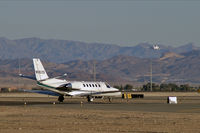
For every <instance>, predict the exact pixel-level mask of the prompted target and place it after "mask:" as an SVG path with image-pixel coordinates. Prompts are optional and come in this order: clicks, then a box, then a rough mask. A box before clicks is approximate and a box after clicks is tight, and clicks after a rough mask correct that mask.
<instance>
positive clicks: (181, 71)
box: [0, 38, 200, 84]
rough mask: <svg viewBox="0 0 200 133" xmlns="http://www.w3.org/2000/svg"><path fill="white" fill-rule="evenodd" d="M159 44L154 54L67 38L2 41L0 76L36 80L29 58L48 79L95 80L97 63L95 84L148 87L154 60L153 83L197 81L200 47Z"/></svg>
mask: <svg viewBox="0 0 200 133" xmlns="http://www.w3.org/2000/svg"><path fill="white" fill-rule="evenodd" d="M159 46H160V50H157V51H154V50H153V48H152V45H151V44H148V43H142V44H138V45H136V46H133V47H120V46H118V45H109V44H99V43H90V44H89V43H83V42H76V41H66V40H43V39H39V38H26V39H19V40H9V39H6V38H0V77H8V78H9V77H13V78H16V77H17V76H18V73H19V68H20V72H22V73H23V74H25V75H32V76H34V70H33V65H32V58H33V57H39V58H41V59H42V61H43V62H44V66H45V68H46V70H47V72H48V74H49V75H50V76H51V77H53V76H59V75H61V74H64V73H67V74H68V77H67V78H69V79H70V80H93V66H94V62H95V64H96V65H95V66H96V77H97V80H101V81H108V82H116V83H119V82H120V83H121V82H132V83H147V82H149V79H150V62H151V61H152V66H153V82H156V83H169V82H173V83H180V84H182V83H193V84H199V83H200V47H197V46H195V45H193V44H187V45H183V46H181V47H170V46H164V45H159ZM19 58H20V63H19Z"/></svg>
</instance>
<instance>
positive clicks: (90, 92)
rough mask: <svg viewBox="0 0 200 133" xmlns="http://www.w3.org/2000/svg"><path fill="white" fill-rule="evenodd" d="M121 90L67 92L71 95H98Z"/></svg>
mask: <svg viewBox="0 0 200 133" xmlns="http://www.w3.org/2000/svg"><path fill="white" fill-rule="evenodd" d="M113 92H119V91H105V92H96V91H72V92H69V93H67V94H68V95H70V96H88V95H98V94H105V93H113Z"/></svg>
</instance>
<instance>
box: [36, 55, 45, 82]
mask: <svg viewBox="0 0 200 133" xmlns="http://www.w3.org/2000/svg"><path fill="white" fill-rule="evenodd" d="M33 65H34V69H35V77H36V79H37V81H40V80H45V79H48V78H49V77H48V75H47V73H46V71H45V69H44V67H43V65H42V63H41V61H40V59H37V58H33Z"/></svg>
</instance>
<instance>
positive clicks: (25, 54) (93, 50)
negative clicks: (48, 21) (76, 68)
mask: <svg viewBox="0 0 200 133" xmlns="http://www.w3.org/2000/svg"><path fill="white" fill-rule="evenodd" d="M159 46H160V48H161V49H160V50H156V51H155V50H153V48H152V44H149V43H141V44H138V45H136V46H132V47H121V46H118V45H111V44H103V43H84V42H79V41H68V40H55V39H46V40H45V39H40V38H25V39H17V40H9V39H7V38H0V59H18V58H29V59H32V58H33V57H39V58H41V59H43V60H46V61H50V62H55V63H62V62H67V61H72V60H78V59H80V60H86V61H87V60H92V59H96V60H105V59H109V58H112V57H114V56H119V55H124V56H135V57H140V58H158V57H161V56H162V55H163V54H165V53H167V52H175V53H178V54H180V53H185V52H190V51H193V50H199V49H200V47H197V46H194V45H193V44H187V45H184V46H181V47H176V48H175V47H170V46H164V45H159Z"/></svg>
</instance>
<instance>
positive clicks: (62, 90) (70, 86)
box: [19, 58, 121, 102]
mask: <svg viewBox="0 0 200 133" xmlns="http://www.w3.org/2000/svg"><path fill="white" fill-rule="evenodd" d="M33 65H34V70H35V78H33V77H29V76H25V75H22V74H19V75H20V76H21V77H24V78H29V79H34V80H36V81H37V85H38V86H40V87H42V88H43V89H44V90H29V92H34V93H40V94H47V95H52V96H58V101H59V102H63V101H64V96H81V97H87V100H88V102H92V101H93V100H94V97H96V96H97V97H98V96H100V97H102V96H105V97H109V98H110V97H120V96H121V92H120V91H119V90H118V89H116V88H113V87H111V86H110V85H109V84H108V83H106V82H92V81H68V80H65V79H60V78H61V77H54V78H49V76H48V75H47V73H46V71H45V69H44V67H43V65H42V63H41V61H40V59H38V58H33Z"/></svg>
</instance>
